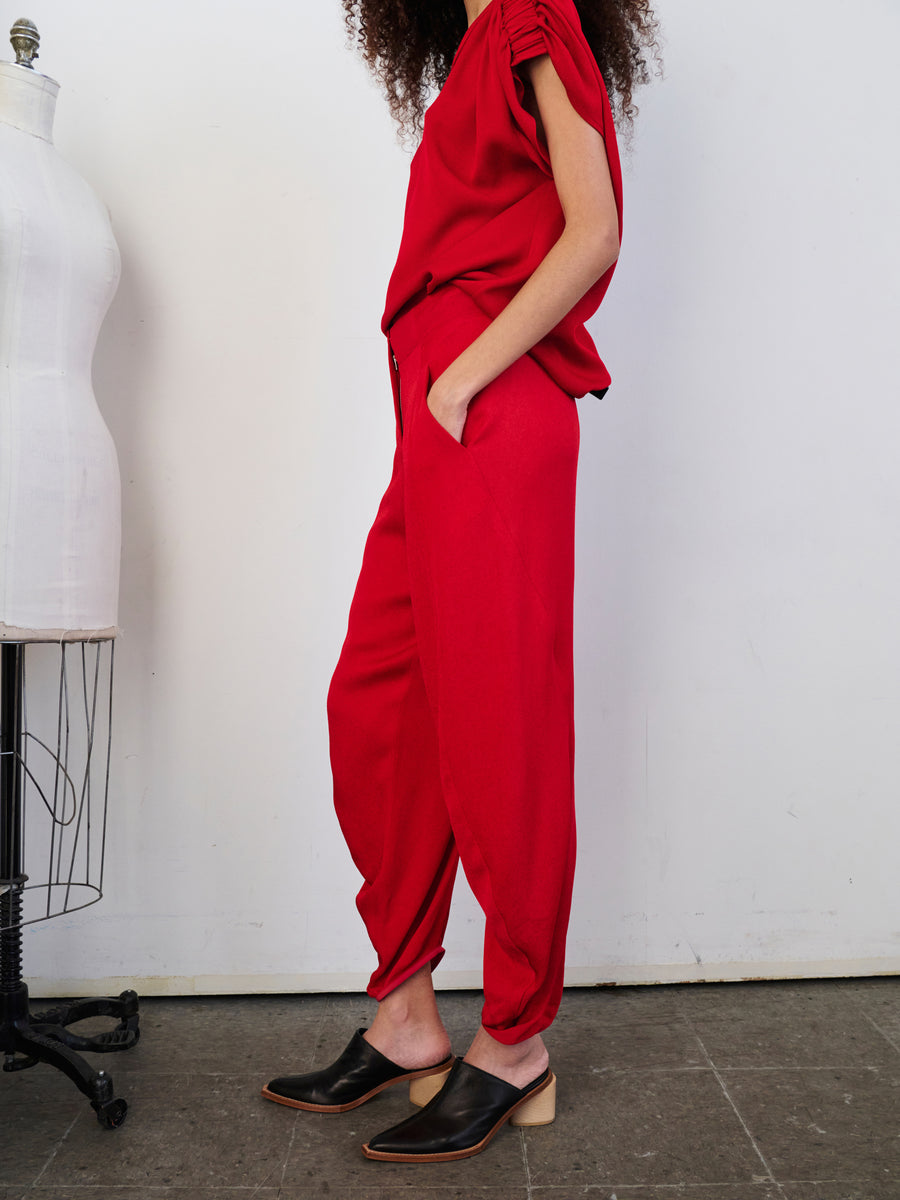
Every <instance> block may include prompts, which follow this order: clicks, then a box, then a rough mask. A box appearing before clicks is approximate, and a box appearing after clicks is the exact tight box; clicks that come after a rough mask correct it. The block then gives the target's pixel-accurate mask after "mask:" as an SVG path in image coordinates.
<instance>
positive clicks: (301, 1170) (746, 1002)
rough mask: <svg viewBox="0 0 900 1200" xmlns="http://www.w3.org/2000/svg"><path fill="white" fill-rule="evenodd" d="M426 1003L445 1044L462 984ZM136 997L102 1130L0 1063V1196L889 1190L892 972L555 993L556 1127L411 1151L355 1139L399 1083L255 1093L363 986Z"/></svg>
mask: <svg viewBox="0 0 900 1200" xmlns="http://www.w3.org/2000/svg"><path fill="white" fill-rule="evenodd" d="M441 1006H442V1010H443V1012H444V1016H445V1020H446V1022H447V1025H448V1028H449V1029H450V1033H451V1036H452V1037H453V1039H454V1044H455V1045H456V1046H457V1047H459V1048H460V1049H464V1047H465V1043H466V1039H467V1037H468V1035H469V1033H470V1032H471V1030H472V1029H473V1027H474V1026H475V1024H476V1023H477V1019H478V1000H477V997H476V996H475V995H473V994H471V993H462V992H455V993H444V994H443V996H442V998H441ZM141 1011H142V1038H141V1041H140V1043H139V1044H138V1045H137V1046H136V1047H135V1048H134V1049H132V1050H130V1051H126V1052H124V1053H122V1054H118V1055H105V1056H102V1057H101V1056H94V1059H93V1061H94V1062H95V1063H96V1065H97V1066H98V1067H100V1066H102V1067H103V1068H104V1069H107V1070H108V1071H109V1072H110V1074H111V1075H112V1077H113V1080H114V1081H115V1084H116V1088H115V1091H116V1095H118V1096H123V1097H124V1098H125V1099H127V1101H128V1103H129V1106H130V1111H129V1114H128V1119H127V1121H126V1123H125V1124H124V1125H123V1126H122V1128H121V1129H118V1130H115V1131H109V1130H104V1129H101V1127H100V1125H99V1124H98V1122H97V1121H96V1118H95V1117H94V1114H93V1112H92V1110H91V1108H90V1105H89V1103H88V1102H87V1101H86V1100H85V1099H84V1098H83V1097H82V1096H81V1094H80V1093H79V1092H78V1091H77V1090H76V1089H75V1087H74V1085H73V1084H71V1083H70V1082H69V1080H67V1079H66V1078H65V1077H63V1076H62V1075H60V1074H59V1073H58V1072H56V1071H55V1070H53V1069H52V1068H50V1067H48V1066H44V1065H39V1066H36V1067H34V1068H33V1069H31V1070H27V1071H23V1072H19V1073H17V1074H8V1075H3V1076H0V1138H2V1143H0V1200H19V1198H20V1197H21V1198H24V1197H27V1198H28V1200H175V1198H179V1200H193V1198H194V1197H197V1200H226V1198H231V1200H245V1198H246V1200H250V1198H251V1197H252V1198H253V1200H351V1198H352V1200H394V1198H395V1197H404V1198H409V1200H413V1198H416V1200H420V1198H421V1200H451V1197H454V1198H460V1200H469V1198H470V1197H484V1198H485V1200H526V1198H534V1200H574V1198H575V1197H581V1196H587V1197H589V1198H590V1200H612V1198H613V1197H615V1200H900V978H885V979H869V980H843V981H821V982H806V983H752V984H723V985H693V986H679V987H656V988H650V987H647V988H621V989H599V990H573V991H569V992H567V993H566V996H565V999H564V1001H563V1006H562V1009H561V1011H560V1015H559V1019H558V1020H557V1022H556V1024H555V1025H554V1027H553V1029H552V1030H551V1031H550V1032H549V1033H548V1035H547V1042H548V1045H549V1047H550V1054H551V1061H552V1063H553V1066H554V1069H555V1070H556V1072H557V1074H558V1076H559V1097H558V1108H557V1119H556V1123H555V1124H554V1125H551V1126H547V1127H545V1128H541V1129H532V1130H528V1131H522V1130H513V1129H510V1128H508V1127H507V1128H505V1129H503V1130H502V1131H501V1132H500V1133H499V1134H498V1135H497V1137H496V1138H495V1139H494V1141H493V1142H492V1144H491V1145H490V1147H489V1148H488V1149H487V1151H486V1152H485V1153H484V1154H482V1155H480V1156H478V1157H476V1158H473V1159H469V1160H467V1161H465V1162H459V1163H447V1164H435V1165H433V1166H403V1165H394V1164H390V1163H376V1162H369V1161H368V1160H367V1159H365V1158H363V1156H362V1154H361V1153H360V1150H359V1147H360V1144H361V1143H362V1142H363V1141H365V1140H366V1138H367V1137H368V1136H369V1135H371V1134H372V1133H375V1132H378V1131H379V1130H381V1129H384V1128H386V1127H387V1126H389V1125H392V1124H394V1123H395V1122H396V1121H398V1120H400V1119H402V1118H403V1117H404V1116H405V1115H406V1114H407V1113H408V1112H409V1111H410V1109H409V1104H408V1100H407V1098H406V1096H405V1095H404V1094H403V1091H402V1090H401V1089H400V1088H397V1089H394V1090H393V1091H388V1092H386V1093H385V1094H383V1095H382V1096H379V1097H378V1098H376V1099H375V1100H373V1101H372V1102H370V1103H369V1104H366V1105H364V1106H362V1107H361V1108H359V1109H356V1110H355V1111H353V1112H350V1113H345V1114H344V1115H342V1116H338V1117H327V1116H324V1117H323V1116H316V1115H313V1114H309V1113H302V1112H296V1111H294V1110H291V1109H287V1108H283V1107H280V1106H278V1105H275V1104H272V1103H270V1102H268V1101H265V1100H263V1099H261V1098H260V1096H259V1094H258V1092H259V1087H260V1085H261V1084H262V1083H263V1082H265V1081H266V1080H267V1079H269V1078H270V1077H272V1076H274V1075H278V1074H285V1073H290V1072H299V1071H302V1070H308V1069H310V1068H312V1067H314V1066H317V1065H322V1064H324V1063H326V1062H328V1061H330V1060H331V1059H332V1058H333V1057H334V1056H335V1055H336V1054H337V1053H339V1052H340V1050H342V1049H343V1047H344V1045H345V1043H346V1041H347V1040H348V1038H349V1036H350V1034H351V1033H352V1031H353V1030H354V1029H355V1028H356V1027H357V1026H360V1025H365V1024H366V1023H367V1022H368V1021H369V1020H370V1019H371V1015H372V1004H371V1002H370V1001H369V1000H367V999H366V997H364V996H362V997H361V996H298V997H249V998H244V997H239V998H215V999H199V1000H198V999H184V1000H145V1001H144V1002H143V1003H142V1008H141Z"/></svg>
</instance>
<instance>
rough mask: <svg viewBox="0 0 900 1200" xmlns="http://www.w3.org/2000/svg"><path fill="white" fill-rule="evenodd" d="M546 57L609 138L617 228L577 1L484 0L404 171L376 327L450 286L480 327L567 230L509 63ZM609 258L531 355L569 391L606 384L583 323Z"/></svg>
mask: <svg viewBox="0 0 900 1200" xmlns="http://www.w3.org/2000/svg"><path fill="white" fill-rule="evenodd" d="M540 54H549V55H550V57H551V59H552V60H553V65H554V67H555V68H556V71H557V73H558V75H559V77H560V79H561V80H562V82H563V84H564V86H565V88H566V91H567V93H568V96H569V100H570V102H571V104H572V106H573V108H574V109H575V110H576V112H578V113H579V114H580V115H581V116H582V117H583V118H584V120H585V121H587V122H588V123H589V124H590V125H592V126H593V127H594V129H596V130H597V131H598V133H600V134H601V136H602V137H603V139H604V141H605V143H606V153H607V157H608V159H609V169H610V173H611V176H612V183H613V190H614V193H615V197H616V207H617V209H618V213H619V234H620V236H621V232H622V172H621V167H620V164H619V154H618V148H617V145H616V135H615V129H614V127H613V120H612V112H611V110H610V105H609V98H608V96H607V93H606V88H605V86H604V84H603V77H602V76H601V74H600V70H599V68H598V67H597V63H596V60H595V59H594V56H593V54H592V53H591V50H590V47H589V46H588V44H587V42H586V41H585V38H584V34H583V32H582V29H581V22H580V20H579V18H578V12H577V10H576V8H575V4H574V2H573V0H491V3H490V4H488V6H487V8H485V9H483V10H482V12H481V13H480V14H479V15H478V16H477V17H476V18H475V20H474V21H473V22H472V24H471V25H470V26H469V28H468V29H467V30H466V32H465V34H464V36H463V38H462V41H461V42H460V44H459V47H458V49H457V51H456V56H455V58H454V60H453V65H452V67H451V70H450V75H449V77H448V79H447V82H446V83H445V84H444V87H443V88H442V89H441V92H440V94H439V95H438V97H437V99H436V100H435V101H434V103H433V104H432V105H431V107H430V108H429V109H428V112H427V113H426V116H425V129H424V135H423V138H422V142H421V145H420V146H419V148H418V150H417V152H416V155H415V157H414V158H413V161H412V166H411V169H410V180H409V191H408V193H407V198H406V214H405V217H404V225H403V236H402V239H401V243H400V252H399V255H398V258H397V264H396V266H395V267H394V272H393V274H392V276H391V280H390V283H389V285H388V293H387V304H386V308H385V312H384V317H383V319H382V329H383V330H384V331H385V332H387V330H388V329H389V328H390V325H391V322H392V321H393V320H394V318H395V317H396V316H397V314H398V313H399V312H400V310H401V309H402V308H403V307H404V306H405V305H407V304H408V303H410V301H412V300H414V299H415V298H417V297H418V296H420V295H424V294H427V293H430V292H433V291H435V290H436V289H437V288H440V287H444V286H445V285H447V284H452V285H453V286H454V287H457V288H459V289H460V290H462V291H464V292H466V294H467V295H469V296H470V297H471V299H472V300H473V301H474V302H475V304H476V305H477V306H478V308H479V309H481V311H482V312H483V313H484V315H485V318H486V319H485V326H487V325H488V324H489V323H490V322H491V321H492V320H493V319H494V318H495V317H496V316H498V314H499V313H500V312H501V311H502V310H503V309H504V308H505V307H506V305H507V304H508V303H509V301H510V300H511V299H512V297H513V296H514V295H515V293H516V292H517V291H518V290H519V288H520V287H521V286H522V284H523V283H525V281H526V280H527V279H528V277H529V276H530V275H531V274H532V273H533V272H534V270H535V269H536V268H537V266H538V265H539V264H540V262H541V261H542V260H543V258H544V257H545V256H546V254H547V252H548V251H549V250H550V249H551V247H552V246H553V244H554V243H555V242H556V240H557V239H558V238H559V236H560V234H561V233H562V230H563V226H564V223H565V222H564V218H563V213H562V208H561V206H560V203H559V197H558V195H557V192H556V186H555V184H554V182H553V174H552V172H551V169H550V159H549V157H548V154H547V150H546V147H545V146H543V145H542V143H541V142H540V140H539V138H538V134H537V126H536V124H535V121H534V118H533V117H532V116H531V115H530V113H529V112H528V111H527V109H525V108H524V107H523V105H522V100H523V96H524V86H523V84H522V81H521V79H520V78H519V75H518V72H517V71H516V70H515V67H516V66H517V64H519V63H521V62H524V61H525V60H526V59H529V58H534V57H536V56H537V55H540ZM614 270H615V264H613V266H611V267H610V268H609V270H608V271H607V272H606V274H605V275H603V277H602V278H601V279H599V280H598V281H597V283H595V284H594V286H593V287H592V288H591V289H590V290H589V291H588V292H587V294H586V295H584V296H583V297H582V298H581V299H580V300H579V301H578V303H577V304H576V305H575V307H574V308H573V309H572V310H571V312H569V313H568V315H567V316H566V317H564V318H563V320H562V321H560V323H559V324H558V325H557V326H556V328H555V329H553V330H551V331H550V333H548V334H547V336H546V337H545V338H543V339H542V340H541V341H540V342H538V344H537V345H536V346H534V347H533V348H532V350H531V351H530V353H531V355H532V357H533V358H535V359H536V360H537V361H538V362H539V363H540V364H541V366H542V367H544V369H545V370H546V371H547V372H548V373H549V374H550V376H551V378H553V379H554V380H555V381H556V382H557V383H558V384H559V385H560V387H562V388H563V390H564V391H566V392H568V393H569V395H571V396H583V395H584V394H585V393H586V392H590V391H601V390H602V389H605V388H606V387H608V386H609V382H610V377H609V372H608V371H607V369H606V367H605V366H604V365H603V362H602V361H601V359H600V356H599V355H598V353H597V349H596V347H595V345H594V342H593V340H592V338H591V336H590V334H589V333H588V332H587V330H586V329H585V327H584V323H585V321H586V320H587V319H588V318H589V317H591V316H592V315H593V314H594V313H595V312H596V311H597V308H598V306H599V304H600V301H601V300H602V299H603V297H604V295H605V293H606V290H607V288H608V287H609V283H610V280H611V278H612V275H613V271H614Z"/></svg>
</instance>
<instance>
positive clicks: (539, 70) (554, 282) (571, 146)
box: [428, 54, 619, 441]
mask: <svg viewBox="0 0 900 1200" xmlns="http://www.w3.org/2000/svg"><path fill="white" fill-rule="evenodd" d="M521 69H522V70H523V71H524V72H525V74H526V77H527V78H528V79H529V81H530V83H531V86H532V88H533V90H534V96H535V100H536V102H537V107H538V112H539V113H540V118H541V123H542V124H543V128H544V134H545V136H546V139H547V149H548V152H549V155H550V166H551V169H552V171H553V179H554V182H555V184H556V190H557V192H558V194H559V200H560V204H561V205H562V210H563V216H564V217H565V228H564V230H563V232H562V234H561V235H560V237H559V240H558V241H557V242H556V243H555V245H554V246H553V247H552V248H551V250H550V251H549V252H548V254H547V256H546V257H545V258H544V260H543V261H542V262H541V264H540V266H538V268H537V270H536V271H535V272H534V274H533V275H532V276H531V277H530V278H529V279H528V280H527V281H526V282H525V284H524V285H523V286H522V288H521V289H520V290H519V291H518V292H517V293H516V295H515V296H514V297H513V298H512V300H510V302H509V304H508V305H507V306H506V308H505V309H504V310H503V312H501V313H500V315H499V316H498V317H497V318H496V319H495V320H494V321H492V322H491V324H490V325H489V326H488V327H487V329H485V331H484V332H483V333H482V334H481V335H480V336H479V337H477V338H476V339H475V341H474V342H472V344H471V345H470V346H469V347H468V348H467V349H466V350H464V351H463V353H462V354H460V356H459V357H458V358H457V359H455V360H454V362H452V363H451V364H450V366H449V367H448V368H447V370H446V371H444V373H443V374H442V375H440V376H439V377H438V378H437V379H436V380H435V382H434V384H433V386H432V388H431V391H430V392H429V393H428V407H429V408H430V409H431V411H432V413H433V414H434V416H435V418H436V419H437V420H438V421H439V422H440V424H441V425H443V426H444V428H445V429H446V430H447V431H448V432H449V433H451V434H452V435H453V436H454V437H455V438H456V440H457V441H459V440H460V439H461V438H462V431H463V426H464V425H465V422H466V410H467V409H468V406H469V402H470V401H471V400H472V398H473V397H474V396H475V395H477V393H478V392H480V391H481V389H482V388H484V387H486V386H487V385H488V384H489V383H490V382H491V381H492V380H494V379H496V378H497V376H498V375H500V374H501V373H502V372H503V371H505V370H506V368H507V367H509V366H511V364H512V363H514V362H515V361H516V359H518V358H521V356H522V355H523V354H525V353H526V352H527V351H528V350H530V349H531V347H532V346H534V345H535V344H536V343H537V342H539V341H540V340H541V338H543V337H544V336H545V335H546V334H548V333H549V332H550V330H551V329H553V328H555V326H557V325H558V324H559V322H560V321H561V320H562V319H563V317H564V316H565V315H566V314H567V313H568V312H570V311H571V309H572V308H573V307H574V306H575V304H576V303H577V302H578V301H579V300H580V299H581V297H582V296H583V295H584V294H585V292H587V291H588V289H589V288H590V287H592V285H593V284H594V283H596V282H597V280H598V279H599V278H600V277H601V276H602V275H603V274H604V273H605V272H606V271H607V270H608V269H609V267H610V266H612V264H613V263H614V262H615V261H616V258H617V257H618V253H619V223H618V214H617V211H616V201H615V196H614V194H613V187H612V180H611V179H610V175H609V164H608V162H607V159H606V147H605V146H604V143H603V138H602V137H601V136H600V134H599V133H598V132H597V131H596V129H594V128H593V127H592V126H590V125H589V124H588V123H587V121H585V120H584V119H583V117H581V116H580V115H579V114H578V113H577V112H576V111H575V109H574V108H573V107H572V105H571V103H570V101H569V97H568V95H567V93H566V89H565V88H564V87H563V84H562V81H561V79H560V78H559V75H558V74H557V73H556V68H555V67H554V66H553V63H552V61H551V59H550V56H549V55H548V54H544V55H541V56H540V57H539V58H534V59H530V60H529V61H528V62H526V63H523V64H522V68H521Z"/></svg>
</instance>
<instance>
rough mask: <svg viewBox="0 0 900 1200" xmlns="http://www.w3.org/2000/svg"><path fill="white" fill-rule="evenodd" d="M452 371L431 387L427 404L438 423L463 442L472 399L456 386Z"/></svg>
mask: <svg viewBox="0 0 900 1200" xmlns="http://www.w3.org/2000/svg"><path fill="white" fill-rule="evenodd" d="M451 370H452V368H451V369H448V370H446V371H445V372H444V373H443V375H439V376H438V378H437V379H436V380H435V381H434V383H433V384H432V385H431V389H430V391H429V392H428V398H427V400H426V404H427V405H428V408H429V410H430V412H431V415H432V416H433V417H434V419H435V420H436V421H437V423H438V424H439V425H442V426H443V427H444V429H446V430H447V432H448V433H449V434H450V436H451V437H452V438H453V439H454V440H455V441H457V442H461V441H462V435H463V429H464V428H465V425H466V413H467V412H468V410H469V400H470V398H471V397H470V396H469V395H468V394H467V393H466V392H464V391H461V390H460V389H458V388H457V387H455V386H454V384H453V380H452V377H451Z"/></svg>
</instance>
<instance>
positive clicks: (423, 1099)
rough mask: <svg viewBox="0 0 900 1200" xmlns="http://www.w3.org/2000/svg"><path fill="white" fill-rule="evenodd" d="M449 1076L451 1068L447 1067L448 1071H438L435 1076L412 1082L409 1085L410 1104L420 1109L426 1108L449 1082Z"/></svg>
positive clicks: (427, 1076)
mask: <svg viewBox="0 0 900 1200" xmlns="http://www.w3.org/2000/svg"><path fill="white" fill-rule="evenodd" d="M449 1074H450V1068H449V1067H447V1068H446V1070H444V1071H438V1072H437V1074H435V1075H423V1076H422V1077H421V1078H420V1079H413V1080H411V1081H410V1085H409V1099H410V1102H411V1103H412V1104H415V1105H416V1106H417V1107H418V1108H424V1107H425V1105H426V1104H428V1103H429V1101H431V1100H433V1099H434V1098H435V1096H436V1095H437V1094H438V1092H439V1091H440V1090H441V1088H442V1087H443V1086H444V1084H445V1083H446V1082H447V1076H448V1075H449Z"/></svg>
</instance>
